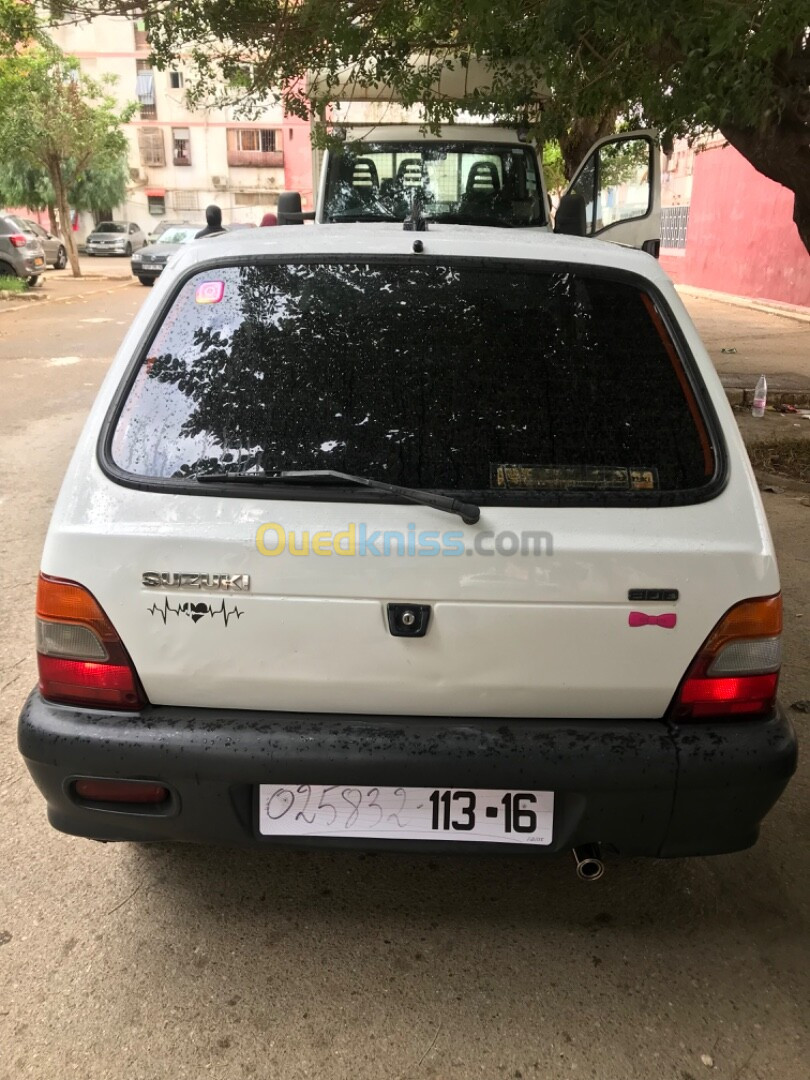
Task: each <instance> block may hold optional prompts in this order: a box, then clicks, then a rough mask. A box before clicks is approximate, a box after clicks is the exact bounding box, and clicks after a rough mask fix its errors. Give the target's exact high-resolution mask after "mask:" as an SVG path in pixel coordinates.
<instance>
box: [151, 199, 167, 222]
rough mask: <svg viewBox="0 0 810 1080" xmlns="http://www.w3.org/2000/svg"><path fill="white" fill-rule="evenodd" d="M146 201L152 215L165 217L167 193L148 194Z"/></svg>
mask: <svg viewBox="0 0 810 1080" xmlns="http://www.w3.org/2000/svg"><path fill="white" fill-rule="evenodd" d="M146 203H147V206H148V208H149V213H150V214H151V215H152V217H163V216H164V214H165V213H166V196H165V195H147V196H146Z"/></svg>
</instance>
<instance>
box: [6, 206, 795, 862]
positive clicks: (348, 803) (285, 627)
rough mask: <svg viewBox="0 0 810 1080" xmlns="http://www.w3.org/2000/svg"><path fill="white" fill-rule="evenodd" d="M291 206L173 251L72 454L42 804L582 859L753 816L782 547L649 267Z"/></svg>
mask: <svg viewBox="0 0 810 1080" xmlns="http://www.w3.org/2000/svg"><path fill="white" fill-rule="evenodd" d="M269 232H271V233H272V234H273V235H272V237H271V238H270V239H265V238H264V237H262V238H259V239H253V238H252V237H248V236H245V237H241V238H231V237H225V238H218V241H217V243H216V245H210V247H209V245H205V244H202V245H194V246H193V248H190V249H188V250H187V251H181V252H180V253H179V254H178V256H177V257H176V258H175V260H174V261H173V263H172V265H171V266H170V267H169V268H168V269H167V270H166V271H165V272H164V273H163V275H162V276H161V279H160V282H159V283H158V285H157V287H156V289H155V293H154V295H153V296H151V297H150V299H149V302H148V303H147V305H145V308H144V310H143V311H142V313H141V315H140V316H139V317H138V319H137V320H136V323H135V324H134V326H133V328H132V330H131V331H130V333H129V335H128V336H127V339H126V341H125V343H124V345H123V347H122V350H121V352H120V353H119V356H118V358H117V360H116V363H115V364H114V366H113V368H112V370H111V373H110V376H109V377H108V379H107V381H106V383H105V385H104V387H103V389H102V391H101V393H100V395H99V398H98V400H97V402H96V405H95V407H94V409H93V412H92V414H91V416H90V418H89V420H88V424H87V426H86V428H85V431H84V434H83V436H82V438H81V440H80V443H79V446H78V448H77V451H76V454H75V457H74V459H73V462H72V464H71V466H70V468H69V470H68V474H67V476H66V479H65V482H64V485H63V488H62V492H61V495H60V498H59V501H58V504H57V507H56V509H55V512H54V517H53V520H52V524H51V528H50V532H49V534H48V539H47V542H46V547H45V552H44V555H43V562H42V577H41V579H40V586H39V596H38V610H37V634H38V638H37V641H38V654H39V664H40V686H39V688H38V689H37V690H36V691H34V692H33V694H32V695H31V697H30V698H29V700H28V702H27V704H26V706H25V708H24V710H23V714H22V716H21V721H20V748H21V751H22V753H23V755H24V756H25V758H26V761H27V764H28V767H29V769H30V770H31V773H32V775H33V777H34V779H35V780H36V782H37V784H38V785H39V787H40V789H41V790H42V792H43V794H44V795H45V798H46V800H47V803H48V813H49V818H50V820H51V822H52V823H53V824H54V825H55V826H56V827H57V828H60V829H63V830H64V831H66V832H71V833H75V834H78V835H84V836H91V837H94V838H97V839H108V840H125V839H132V840H150V839H153V840H162V839H174V840H187V841H197V842H221V843H231V844H240V845H249V844H253V845H258V846H263V845H267V846H269V845H273V844H297V845H304V846H306V845H312V844H324V843H328V844H333V845H337V846H363V847H368V848H375V847H376V848H381V847H391V848H397V849H424V848H429V849H431V850H459V849H461V850H467V851H472V850H488V851H491V850H494V849H500V850H505V851H513V852H517V851H525V850H527V849H529V848H530V849H531V850H532V851H534V852H535V853H552V852H559V851H561V850H566V849H572V848H573V849H575V851H577V852H578V853H579V857H578V858H579V862H580V865H581V866H582V867H585V870H584V871H583V872H584V873H585V874H587V873H594V876H595V874H596V871H597V870H598V867H599V865H600V864H599V862H598V859H599V856H600V852H601V851H607V852H616V853H619V854H627V855H662V856H669V855H693V854H712V853H718V852H726V851H733V850H737V849H740V848H743V847H746V846H748V845H750V844H751V843H753V842H754V840H755V839H756V836H757V833H758V829H759V824H760V822H761V820H762V818H763V816H764V815H765V814H766V813H767V811H768V810H769V809H770V807H771V806H772V805H773V803H774V802H775V801H776V799H777V798H778V797H779V795H780V793H781V791H782V790H783V788H784V787H785V785H786V783H787V781H788V779H789V777H790V775H791V773H792V771H793V769H794V768H795V758H796V745H795V737H794V735H793V731H792V729H791V727H790V724H789V722H788V721H787V720H786V719H785V717H784V715H783V713H782V712H781V710H780V708H779V706H778V704H777V702H776V691H777V682H778V673H779V664H780V652H779V641H780V632H781V598H780V592H779V589H780V586H779V578H778V571H777V567H776V562H775V558H774V553H773V547H772V543H771V539H770V535H769V533H768V528H767V524H766V521H765V517H764V513H763V510H762V506H761V503H760V501H759V496H758V493H757V491H756V488H755V484H754V481H753V476H752V473H751V470H750V467H749V465H748V462H747V459H746V456H745V451H744V449H743V446H742V443H741V440H740V438H739V435H738V433H737V431H736V427H735V425H734V420H733V417H732V415H731V412H730V410H729V408H728V406H727V404H726V401H725V397H724V395H723V391H722V388H721V387H720V385H719V382H718V380H717V378H716V376H715V374H714V372H713V370H712V368H711V364H710V361H709V359H708V357H707V355H706V353H705V350H703V348H702V346H701V344H700V341H699V339H698V338H697V335H696V333H695V331H694V328H693V326H692V325H691V323H690V322H689V319H688V316H687V315H686V314H685V312H684V310H683V308H682V306H681V304H680V302H679V301H678V298H677V296H676V295H675V293H674V291H673V290H672V287H671V285H670V284H669V282H668V280H667V279H666V278H665V276H664V275H663V274H662V273H661V272H660V271H659V270H658V268H657V266H656V265H655V263H654V261H653V260H651V259H649V258H648V257H646V256H644V255H639V254H637V253H633V252H623V251H619V250H615V249H607V248H606V250H605V251H604V252H601V251H600V252H599V253H598V254H597V253H595V252H594V248H593V245H592V244H588V243H587V242H586V241H577V240H571V239H563V238H559V237H553V236H537V235H536V234H535V235H533V236H532V235H524V237H523V238H519V237H518V238H516V237H515V235H513V234H510V235H509V236H507V237H504V233H503V231H501V230H497V231H496V230H492V232H490V230H487V229H479V230H477V231H476V232H475V233H474V234H472V233H471V231H469V230H463V229H454V228H452V227H445V228H441V227H436V228H432V229H431V231H430V232H428V233H426V234H424V236H423V237H421V238H419V239H415V236H414V234H413V233H408V232H404V231H401V229H399V228H396V227H387V228H377V227H373V226H371V227H369V226H366V227H362V228H354V227H352V226H338V227H336V228H334V229H331V228H328V227H324V228H322V229H317V230H316V229H300V230H295V229H283V230H282V229H279V230H269ZM600 260H601V262H600ZM588 853H590V855H591V862H590V863H589V862H588V858H587V857H586V856H587V855H588ZM589 865H590V866H592V869H590V870H589V869H588V866H589Z"/></svg>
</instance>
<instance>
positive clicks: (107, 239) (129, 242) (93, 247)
mask: <svg viewBox="0 0 810 1080" xmlns="http://www.w3.org/2000/svg"><path fill="white" fill-rule="evenodd" d="M145 243H146V237H145V236H144V234H143V232H142V230H141V227H140V226H139V225H136V224H135V223H134V222H133V221H102V222H101V224H100V225H96V227H95V229H93V231H92V232H91V233H90V235H89V236H88V237H87V254H88V255H126V256H127V257H129V256H130V255H131V254H132V252H133V251H138V250H139V249H140V248H142V247H143V246H144V244H145Z"/></svg>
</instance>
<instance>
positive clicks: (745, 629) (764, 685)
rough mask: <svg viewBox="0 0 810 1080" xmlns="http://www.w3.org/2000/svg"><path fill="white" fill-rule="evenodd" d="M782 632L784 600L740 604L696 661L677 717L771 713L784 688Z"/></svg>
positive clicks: (685, 683) (677, 707)
mask: <svg viewBox="0 0 810 1080" xmlns="http://www.w3.org/2000/svg"><path fill="white" fill-rule="evenodd" d="M781 632H782V597H781V595H778V596H765V597H758V598H756V599H753V600H743V602H742V603H740V604H736V605H735V606H734V607H733V608H731V609H730V610H729V611H727V612H726V614H725V615H724V616H723V618H722V619H721V620H720V622H719V623H718V624H717V626H716V627H715V628H714V630H713V631H712V632H711V634H710V635H709V637H708V638H707V639H706V642H705V643H704V645H703V647H702V648H701V650H700V652H699V653H698V654H697V656H696V657H695V659H694V661H693V662H692V666H691V667H690V668H689V671H688V672H687V673H686V677H685V679H684V680H683V682H682V683H681V688H680V690H679V691H678V695H677V698H676V700H675V708H674V715H675V716H676V717H677V718H679V719H682V720H688V719H701V718H704V719H705V718H707V717H718V716H754V715H757V716H761V715H762V714H763V713H766V712H769V711H770V710H771V709H772V708H773V706H774V703H775V701H776V690H777V687H778V684H779V666H780V649H779V643H780V635H781Z"/></svg>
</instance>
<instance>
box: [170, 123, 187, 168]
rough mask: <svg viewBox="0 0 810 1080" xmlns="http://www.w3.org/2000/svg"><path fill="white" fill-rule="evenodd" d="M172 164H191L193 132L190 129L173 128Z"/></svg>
mask: <svg viewBox="0 0 810 1080" xmlns="http://www.w3.org/2000/svg"><path fill="white" fill-rule="evenodd" d="M172 162H173V164H175V165H190V164H191V132H190V131H189V129H188V128H172Z"/></svg>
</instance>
